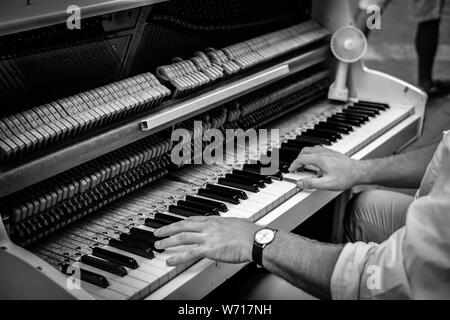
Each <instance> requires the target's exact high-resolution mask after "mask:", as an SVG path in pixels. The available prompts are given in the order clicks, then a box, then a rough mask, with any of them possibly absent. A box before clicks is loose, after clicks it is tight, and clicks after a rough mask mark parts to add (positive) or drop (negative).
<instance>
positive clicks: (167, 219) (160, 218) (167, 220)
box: [153, 212, 184, 225]
mask: <svg viewBox="0 0 450 320" xmlns="http://www.w3.org/2000/svg"><path fill="white" fill-rule="evenodd" d="M153 219H154V220H155V221H157V222H160V223H164V224H165V225H168V224H172V223H176V222H180V221H182V220H184V219H182V218H178V217H174V216H171V215H168V214H164V213H161V212H156V213H155V214H154V217H153Z"/></svg>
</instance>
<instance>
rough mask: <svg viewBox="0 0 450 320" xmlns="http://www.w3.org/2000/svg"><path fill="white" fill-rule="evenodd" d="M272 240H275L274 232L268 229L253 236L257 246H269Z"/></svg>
mask: <svg viewBox="0 0 450 320" xmlns="http://www.w3.org/2000/svg"><path fill="white" fill-rule="evenodd" d="M273 238H275V232H274V231H273V230H270V229H262V230H259V231H258V232H257V233H256V234H255V241H256V242H257V243H259V244H269V243H271V242H272V241H273Z"/></svg>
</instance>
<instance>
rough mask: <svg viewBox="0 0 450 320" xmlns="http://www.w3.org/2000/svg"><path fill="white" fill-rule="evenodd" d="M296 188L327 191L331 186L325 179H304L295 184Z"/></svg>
mask: <svg viewBox="0 0 450 320" xmlns="http://www.w3.org/2000/svg"><path fill="white" fill-rule="evenodd" d="M297 187H298V188H300V189H303V190H312V189H321V190H328V189H329V188H330V187H331V185H330V181H329V180H328V179H327V178H306V179H303V180H300V181H298V182H297Z"/></svg>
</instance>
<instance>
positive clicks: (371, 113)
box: [345, 106, 380, 118]
mask: <svg viewBox="0 0 450 320" xmlns="http://www.w3.org/2000/svg"><path fill="white" fill-rule="evenodd" d="M345 110H348V111H351V112H354V113H356V114H363V115H365V116H368V117H370V118H373V117H376V116H377V115H378V114H380V112H379V111H376V110H369V109H365V110H364V109H363V108H360V107H352V106H349V107H347V109H345Z"/></svg>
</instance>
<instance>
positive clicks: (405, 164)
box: [354, 144, 437, 188]
mask: <svg viewBox="0 0 450 320" xmlns="http://www.w3.org/2000/svg"><path fill="white" fill-rule="evenodd" d="M436 147H437V144H435V145H432V146H428V147H425V148H422V149H419V150H416V151H411V152H408V153H405V154H400V155H396V156H392V157H388V158H383V159H375V160H364V161H360V162H359V163H358V164H357V168H355V172H356V178H355V183H354V184H376V185H383V186H386V187H392V188H417V187H418V186H419V185H420V181H421V180H422V178H423V176H424V174H425V171H426V168H427V166H428V164H429V163H430V161H431V159H432V157H433V154H434V151H435V150H436Z"/></svg>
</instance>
